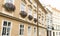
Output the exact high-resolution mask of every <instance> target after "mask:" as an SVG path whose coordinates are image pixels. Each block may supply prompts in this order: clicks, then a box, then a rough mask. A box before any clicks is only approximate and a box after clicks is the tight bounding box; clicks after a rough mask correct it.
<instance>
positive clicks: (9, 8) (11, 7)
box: [3, 3, 16, 11]
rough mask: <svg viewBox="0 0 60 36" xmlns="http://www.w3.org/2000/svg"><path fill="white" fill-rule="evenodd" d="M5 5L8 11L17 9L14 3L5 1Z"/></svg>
mask: <svg viewBox="0 0 60 36" xmlns="http://www.w3.org/2000/svg"><path fill="white" fill-rule="evenodd" d="M3 6H4V8H5V9H6V10H7V11H15V9H16V8H15V5H13V4H12V3H5V4H4V5H3Z"/></svg>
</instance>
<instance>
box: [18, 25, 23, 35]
mask: <svg viewBox="0 0 60 36" xmlns="http://www.w3.org/2000/svg"><path fill="white" fill-rule="evenodd" d="M19 30H20V32H19V35H24V25H22V24H21V25H20V29H19Z"/></svg>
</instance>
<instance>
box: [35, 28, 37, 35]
mask: <svg viewBox="0 0 60 36" xmlns="http://www.w3.org/2000/svg"><path fill="white" fill-rule="evenodd" d="M36 34H37V30H36V27H34V36H36Z"/></svg>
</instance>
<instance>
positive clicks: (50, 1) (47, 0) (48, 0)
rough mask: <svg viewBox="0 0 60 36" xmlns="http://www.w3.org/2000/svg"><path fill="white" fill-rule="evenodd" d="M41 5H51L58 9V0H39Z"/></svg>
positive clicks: (59, 4) (59, 3)
mask: <svg viewBox="0 0 60 36" xmlns="http://www.w3.org/2000/svg"><path fill="white" fill-rule="evenodd" d="M39 1H40V2H41V3H42V4H43V5H45V6H46V5H51V6H52V7H54V8H56V9H58V10H60V0H39Z"/></svg>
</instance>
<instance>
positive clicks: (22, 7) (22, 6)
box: [20, 3, 25, 11]
mask: <svg viewBox="0 0 60 36" xmlns="http://www.w3.org/2000/svg"><path fill="white" fill-rule="evenodd" d="M20 6H21V11H24V10H25V5H24V4H23V3H21V5H20Z"/></svg>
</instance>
